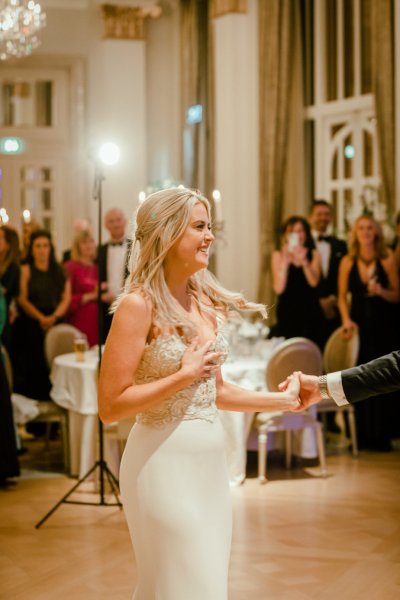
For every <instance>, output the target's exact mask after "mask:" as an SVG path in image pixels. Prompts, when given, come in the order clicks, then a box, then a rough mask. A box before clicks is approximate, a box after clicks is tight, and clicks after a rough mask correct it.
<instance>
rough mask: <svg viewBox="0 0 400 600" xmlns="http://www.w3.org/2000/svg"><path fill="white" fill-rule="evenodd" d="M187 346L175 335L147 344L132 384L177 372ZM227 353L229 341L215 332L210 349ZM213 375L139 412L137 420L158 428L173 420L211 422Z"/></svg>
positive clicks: (146, 381)
mask: <svg viewBox="0 0 400 600" xmlns="http://www.w3.org/2000/svg"><path fill="white" fill-rule="evenodd" d="M186 349H187V344H186V343H185V341H184V339H183V338H182V337H181V336H179V335H178V334H170V333H168V334H163V335H160V336H158V337H156V338H155V339H153V340H152V341H151V342H150V344H147V345H146V347H145V350H144V353H143V356H142V359H141V361H140V364H139V367H138V369H137V372H136V376H135V383H149V382H151V381H155V380H157V379H161V378H162V377H167V376H168V375H171V374H172V373H176V371H178V370H179V369H180V366H181V360H182V356H183V354H184V352H185V350H186ZM211 349H212V350H214V349H215V351H217V352H227V350H228V344H227V342H226V340H225V338H224V337H223V335H222V334H221V332H218V333H217V335H216V338H215V342H214V345H213V346H212V348H211ZM215 400H216V386H215V376H212V377H210V378H208V379H199V380H197V381H194V382H193V383H192V384H191V385H190V386H188V387H187V388H184V389H183V390H180V391H179V392H177V393H176V394H174V395H173V396H170V397H169V398H167V399H166V400H164V401H163V402H161V403H160V404H158V405H157V406H155V407H154V408H151V409H149V410H146V411H144V412H141V413H139V414H138V415H137V416H136V422H137V423H141V424H143V425H149V426H151V427H157V428H161V427H163V426H164V425H167V424H169V423H172V422H174V421H187V420H192V419H203V420H206V421H214V419H215V417H216V415H217V408H216V405H215Z"/></svg>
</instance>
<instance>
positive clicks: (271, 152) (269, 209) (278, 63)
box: [259, 0, 303, 305]
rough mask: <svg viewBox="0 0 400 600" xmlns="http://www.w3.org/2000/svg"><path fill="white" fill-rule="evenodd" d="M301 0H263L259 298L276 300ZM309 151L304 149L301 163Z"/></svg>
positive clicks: (260, 45)
mask: <svg viewBox="0 0 400 600" xmlns="http://www.w3.org/2000/svg"><path fill="white" fill-rule="evenodd" d="M296 5H297V1H296V0H259V50H260V54H259V63H260V66H259V69H260V134H259V141H260V151H259V154H260V246H261V247H260V275H259V300H260V301H262V302H266V303H267V304H269V305H271V303H272V301H273V291H272V277H271V255H272V252H273V250H274V249H275V247H276V246H277V244H278V241H279V237H280V235H279V231H280V226H281V223H282V217H283V214H284V212H285V207H284V197H285V176H286V174H287V152H288V140H289V128H290V115H291V112H292V110H291V109H292V102H291V97H292V85H291V84H292V78H293V72H294V48H295V40H296V39H297V33H296V32H297V26H298V18H299V17H298V10H297V9H298V7H297V6H296ZM302 156H303V152H302V149H301V148H298V159H299V160H300V161H301V160H302Z"/></svg>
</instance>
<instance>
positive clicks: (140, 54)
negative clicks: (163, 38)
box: [89, 9, 147, 221]
mask: <svg viewBox="0 0 400 600" xmlns="http://www.w3.org/2000/svg"><path fill="white" fill-rule="evenodd" d="M115 10H116V11H117V10H118V9H115ZM113 18H114V21H113V23H112V25H114V26H115V27H116V32H117V34H118V19H119V18H120V16H119V14H116V15H113ZM140 18H141V19H142V20H143V17H140ZM134 19H136V13H135V14H133V15H132V21H133V20H134ZM105 21H107V19H105ZM136 22H137V20H136V21H135V22H134V23H133V25H135V23H136ZM106 27H107V22H106ZM142 29H143V28H142V23H140V28H139V29H138V30H137V32H136V30H135V31H134V35H133V37H132V39H126V38H127V36H126V35H125V37H122V36H121V39H116V37H115V36H113V31H112V29H111V32H110V30H108V31H106V36H107V39H102V40H98V41H97V42H96V43H95V45H94V47H93V49H92V53H91V75H92V82H91V86H90V97H89V104H90V111H89V112H90V113H91V115H93V116H92V120H91V127H90V146H91V150H92V152H95V151H96V149H97V148H98V147H99V146H100V145H101V143H103V142H107V141H112V142H115V143H116V144H117V145H118V146H119V148H120V151H121V156H120V160H119V162H118V163H117V164H116V165H114V166H110V167H105V169H104V171H105V177H106V179H105V182H104V185H103V201H104V211H106V210H107V209H108V208H110V207H113V206H118V207H120V208H121V209H122V210H123V211H124V212H125V214H126V215H127V217H128V218H129V219H130V218H131V217H132V215H133V213H134V211H135V210H136V208H137V204H138V194H139V192H140V190H142V189H144V188H145V187H146V185H147V160H146V41H145V40H144V36H143V35H142ZM136 33H137V35H136ZM95 210H96V208H95V207H94V208H93V210H92V214H94V213H95ZM95 220H96V217H94V221H95Z"/></svg>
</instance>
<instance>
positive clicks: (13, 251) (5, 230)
mask: <svg viewBox="0 0 400 600" xmlns="http://www.w3.org/2000/svg"><path fill="white" fill-rule="evenodd" d="M19 261H20V251H19V240H18V233H17V232H16V231H15V229H13V228H12V227H9V226H8V225H2V226H1V227H0V285H1V286H2V288H3V292H4V295H5V300H6V304H7V319H6V321H5V323H4V329H3V334H2V341H3V343H4V345H5V346H6V348H8V349H9V348H10V342H11V325H12V323H13V321H14V319H15V317H16V311H15V301H16V299H17V298H18V294H19V277H20V268H19Z"/></svg>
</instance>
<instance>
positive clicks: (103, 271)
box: [98, 208, 130, 341]
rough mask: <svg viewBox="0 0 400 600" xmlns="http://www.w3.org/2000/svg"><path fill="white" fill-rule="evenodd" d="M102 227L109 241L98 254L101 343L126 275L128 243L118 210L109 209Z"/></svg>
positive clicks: (121, 215)
mask: <svg viewBox="0 0 400 600" xmlns="http://www.w3.org/2000/svg"><path fill="white" fill-rule="evenodd" d="M104 226H105V228H106V229H107V231H108V232H109V234H110V240H109V241H108V242H107V243H105V244H103V245H102V246H100V248H99V253H98V263H99V278H100V285H101V290H102V294H101V299H102V302H103V341H105V339H106V337H107V335H108V332H109V330H110V327H111V321H112V315H110V314H109V310H110V306H111V305H112V303H113V302H114V300H115V299H116V298H117V296H118V295H119V294H120V293H121V291H122V286H123V284H124V281H125V278H126V276H127V275H128V258H129V249H130V243H129V240H128V239H127V238H126V234H125V231H126V226H127V220H126V217H125V215H124V213H123V212H122V210H121V209H119V208H111V209H110V210H108V211H107V212H106V214H105V216H104Z"/></svg>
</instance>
